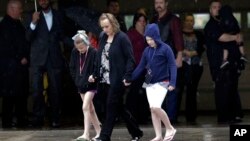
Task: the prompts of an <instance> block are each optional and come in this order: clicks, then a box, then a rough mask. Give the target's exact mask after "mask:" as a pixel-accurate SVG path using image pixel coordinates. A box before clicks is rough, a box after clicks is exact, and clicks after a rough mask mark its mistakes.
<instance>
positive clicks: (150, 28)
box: [144, 23, 161, 44]
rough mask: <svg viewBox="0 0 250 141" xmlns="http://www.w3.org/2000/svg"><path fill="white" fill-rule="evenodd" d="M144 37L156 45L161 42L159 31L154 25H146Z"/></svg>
mask: <svg viewBox="0 0 250 141" xmlns="http://www.w3.org/2000/svg"><path fill="white" fill-rule="evenodd" d="M144 36H145V37H146V36H148V37H151V38H152V39H153V40H154V41H155V42H156V44H159V43H160V42H161V36H160V30H159V27H158V25H157V24H155V23H152V24H148V25H147V26H146V29H145V32H144Z"/></svg>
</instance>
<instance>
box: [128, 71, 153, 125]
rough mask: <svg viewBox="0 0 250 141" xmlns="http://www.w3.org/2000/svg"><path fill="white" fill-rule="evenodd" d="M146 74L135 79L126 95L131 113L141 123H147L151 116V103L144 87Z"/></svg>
mask: <svg viewBox="0 0 250 141" xmlns="http://www.w3.org/2000/svg"><path fill="white" fill-rule="evenodd" d="M143 82H144V76H143V75H142V76H141V77H139V79H137V80H135V81H134V82H133V83H132V85H131V87H130V89H129V93H128V94H127V96H126V106H127V108H128V110H129V111H130V112H131V114H132V115H133V116H134V117H135V119H136V121H138V122H139V123H142V124H143V123H147V121H148V120H149V116H150V110H149V104H148V101H147V96H146V90H145V89H144V88H142V84H143Z"/></svg>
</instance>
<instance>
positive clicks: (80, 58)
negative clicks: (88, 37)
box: [79, 49, 88, 74]
mask: <svg viewBox="0 0 250 141" xmlns="http://www.w3.org/2000/svg"><path fill="white" fill-rule="evenodd" d="M87 55H88V49H87V51H86V53H85V57H84V62H83V60H82V57H81V53H80V57H79V60H80V61H79V62H80V65H79V66H80V67H79V69H80V74H82V70H83V68H84V65H85V62H86V59H87Z"/></svg>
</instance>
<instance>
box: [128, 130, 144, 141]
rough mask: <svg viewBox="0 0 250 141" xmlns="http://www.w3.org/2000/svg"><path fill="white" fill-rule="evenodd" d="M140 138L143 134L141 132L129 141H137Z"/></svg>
mask: <svg viewBox="0 0 250 141" xmlns="http://www.w3.org/2000/svg"><path fill="white" fill-rule="evenodd" d="M142 136H143V132H142V131H141V133H140V135H138V136H134V137H132V139H131V141H139V140H140V138H141V137H142Z"/></svg>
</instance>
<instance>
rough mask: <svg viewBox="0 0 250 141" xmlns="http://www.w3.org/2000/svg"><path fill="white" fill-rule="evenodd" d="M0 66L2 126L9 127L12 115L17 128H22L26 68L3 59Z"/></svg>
mask: <svg viewBox="0 0 250 141" xmlns="http://www.w3.org/2000/svg"><path fill="white" fill-rule="evenodd" d="M0 66H1V67H0V95H1V96H2V100H3V101H2V126H3V127H11V124H12V122H13V121H12V120H13V117H14V115H15V116H16V118H17V124H18V126H23V125H24V124H26V122H27V97H28V95H29V77H28V75H29V74H28V73H29V72H28V66H22V65H20V64H19V62H18V61H16V60H15V59H6V60H4V59H3V60H1V61H0Z"/></svg>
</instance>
